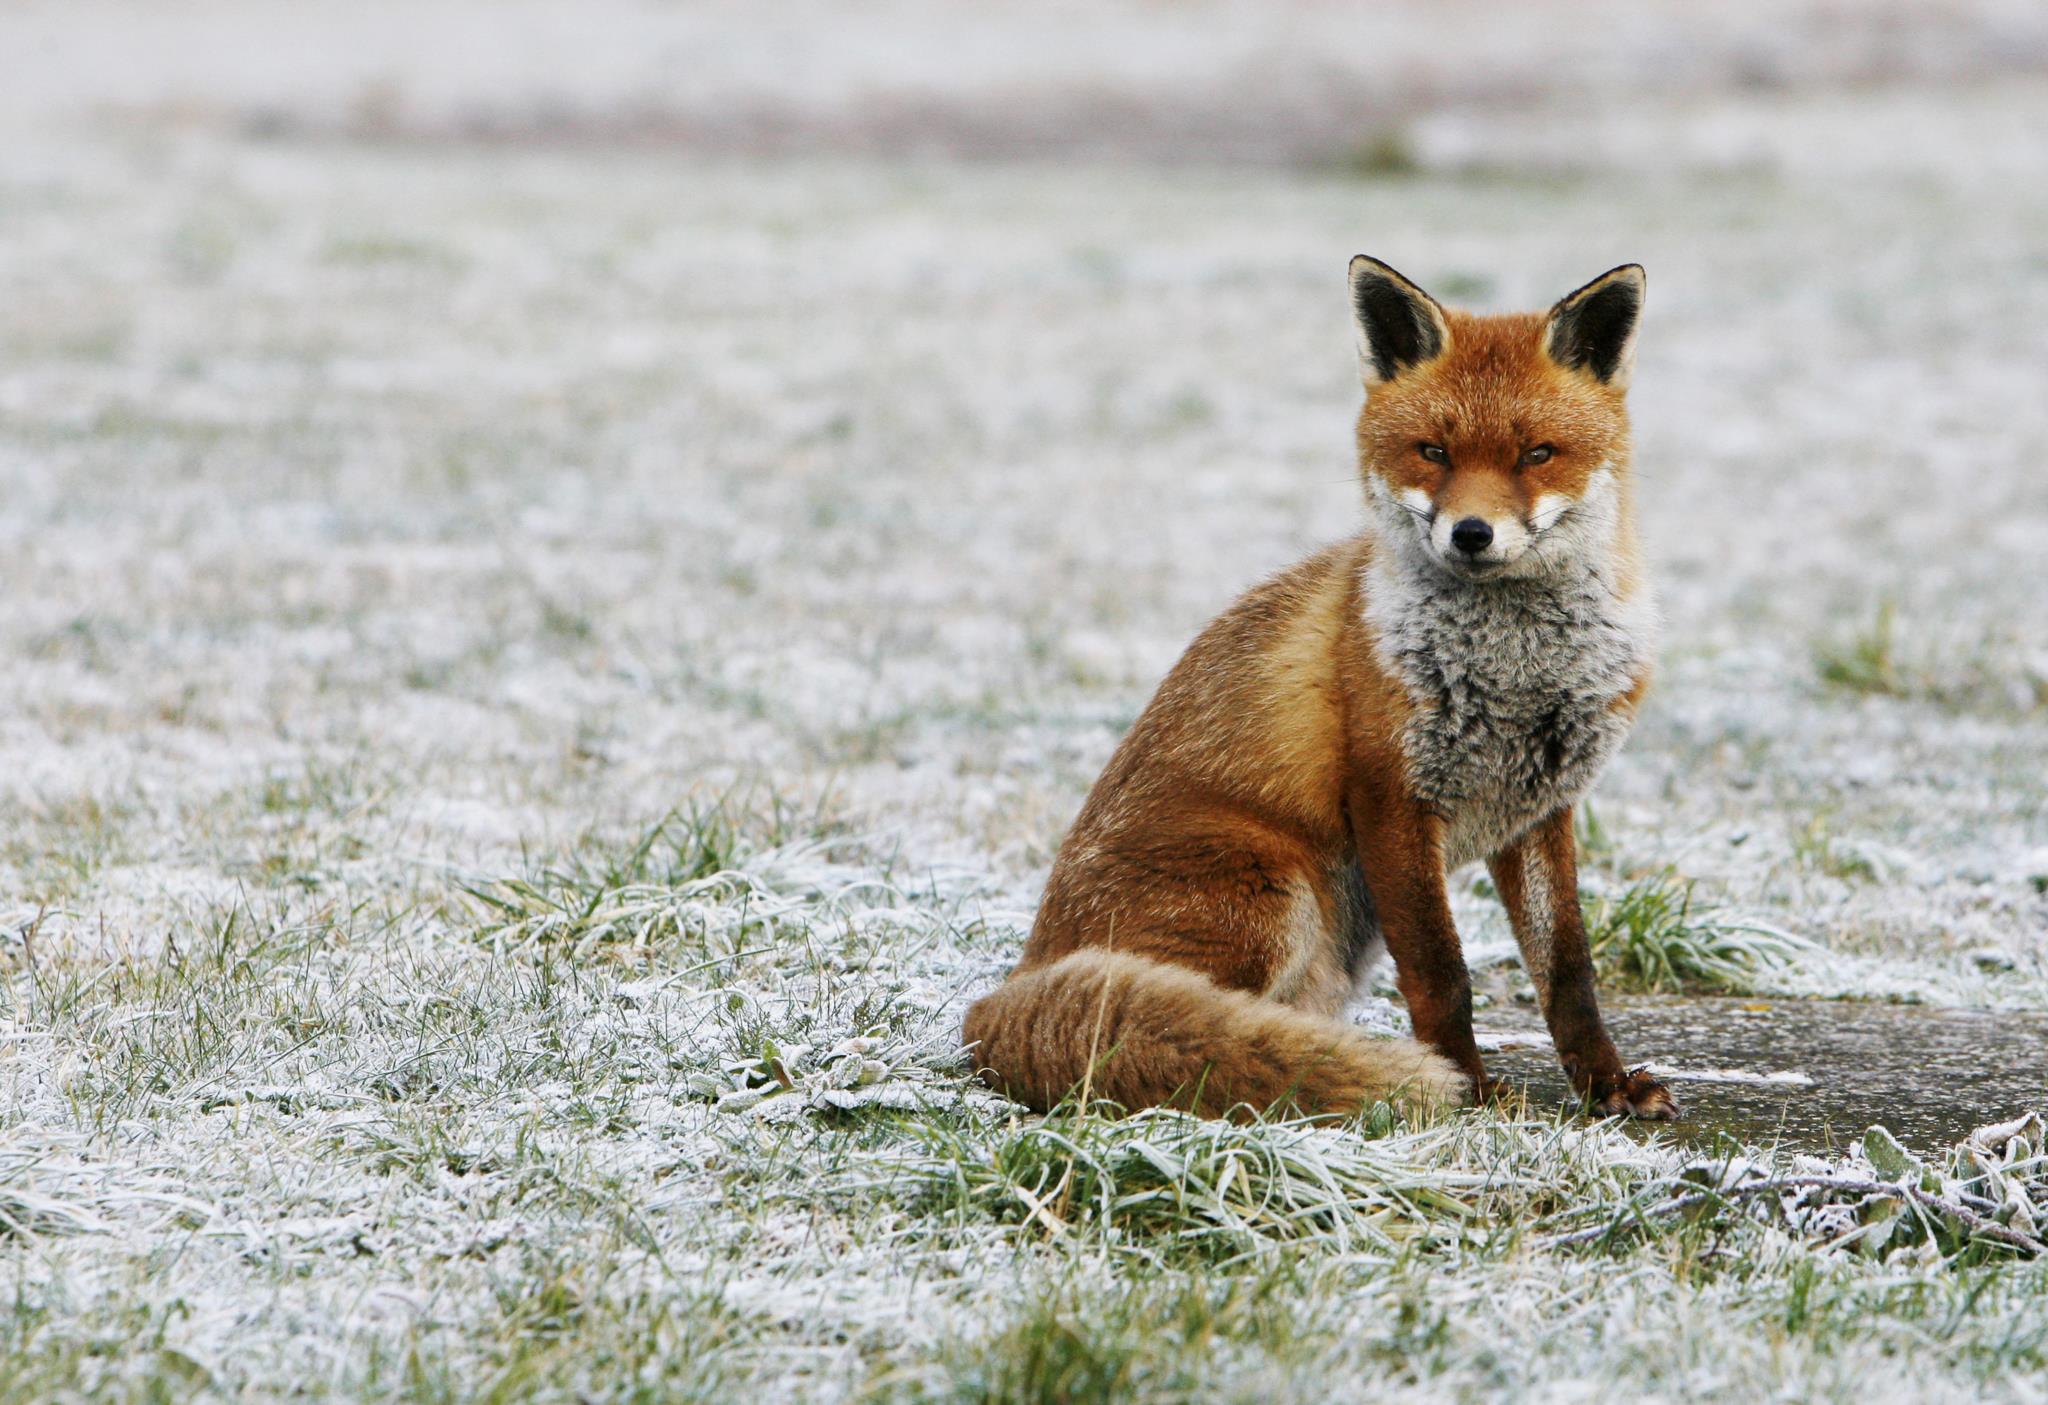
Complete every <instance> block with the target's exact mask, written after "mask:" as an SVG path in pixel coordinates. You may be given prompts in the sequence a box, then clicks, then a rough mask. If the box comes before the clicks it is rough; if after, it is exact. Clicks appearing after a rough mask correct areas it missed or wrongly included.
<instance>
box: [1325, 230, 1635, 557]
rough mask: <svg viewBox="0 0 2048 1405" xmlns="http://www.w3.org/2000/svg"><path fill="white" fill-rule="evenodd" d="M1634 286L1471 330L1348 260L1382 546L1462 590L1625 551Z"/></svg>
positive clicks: (1476, 322) (1413, 291) (1598, 285)
mask: <svg viewBox="0 0 2048 1405" xmlns="http://www.w3.org/2000/svg"><path fill="white" fill-rule="evenodd" d="M1643 285H1644V280H1643V270H1642V269H1641V268H1640V267H1639V266H1638V265H1636V264H1632V263H1631V264H1623V265H1622V266H1621V267H1620V268H1616V269H1613V270H1610V271H1609V272H1607V273H1603V274H1601V275H1600V276H1599V277H1598V278H1595V279H1594V280H1593V281H1592V282H1590V283H1588V284H1586V286H1585V287H1583V288H1580V289H1579V290H1578V291H1577V292H1574V293H1570V294H1567V295H1566V296H1565V297H1564V298H1563V299H1562V300H1561V301H1559V302H1558V304H1557V305H1556V306H1555V307H1553V308H1551V309H1550V311H1549V312H1547V313H1517V314H1510V315H1506V316H1492V317H1482V316H1476V315H1474V314H1472V313H1468V312H1461V311H1456V310H1453V309H1450V308H1446V307H1444V306H1443V305H1442V304H1441V303H1439V302H1438V301H1437V300H1436V299H1435V298H1433V297H1431V296H1430V295H1429V294H1428V293H1425V292H1424V291H1422V289H1421V288H1419V287H1417V286H1416V285H1415V284H1413V283H1411V282H1409V281H1408V280H1407V279H1406V278H1404V277H1402V276H1401V275H1400V274H1398V273H1396V272H1395V271H1394V270H1393V269H1391V268H1389V267H1387V265H1385V264H1383V263H1381V262H1380V261H1379V260H1378V259H1371V258H1367V257H1365V256H1364V255H1363V254H1361V255H1359V256H1358V257H1357V258H1355V259H1353V260H1352V261H1351V305H1352V309H1353V312H1354V313H1355V315H1356V318H1357V330H1358V356H1359V366H1360V369H1361V371H1362V373H1363V375H1364V378H1365V387H1366V399H1365V408H1364V409H1363V410H1361V411H1360V412H1359V416H1358V462H1359V469H1360V472H1361V473H1362V474H1363V476H1364V479H1365V488H1366V497H1367V499H1368V501H1369V502H1370V504H1371V505H1372V508H1373V512H1374V517H1375V518H1376V520H1377V521H1378V524H1379V526H1380V528H1381V531H1382V532H1383V534H1385V535H1387V536H1390V537H1391V538H1392V539H1393V540H1394V542H1395V543H1396V544H1397V546H1400V547H1402V548H1404V549H1406V550H1408V551H1413V552H1417V553H1419V554H1420V555H1421V556H1422V557H1424V558H1425V559H1426V560H1427V561H1428V562H1429V563H1431V564H1432V565H1433V566H1435V567H1436V568H1438V569H1440V570H1441V571H1443V572H1444V573H1446V574H1448V575H1450V576H1452V577H1455V578H1457V579H1459V580H1464V581H1473V582H1479V581H1489V580H1499V579H1511V578H1516V577H1528V576H1532V575H1539V574H1543V573H1546V572H1551V571H1555V570H1559V569H1562V568H1565V567H1568V566H1570V565H1572V564H1574V563H1577V564H1581V565H1583V564H1588V563H1590V562H1591V561H1593V560H1594V559H1595V558H1598V557H1601V556H1603V555H1605V554H1608V553H1612V552H1616V551H1626V550H1627V543H1626V542H1625V541H1622V540H1619V539H1618V537H1619V534H1620V533H1622V532H1624V531H1625V530H1626V522H1627V509H1628V482H1627V477H1628V471H1629V431H1628V410H1627V406H1626V404H1625V396H1626V392H1627V389H1628V379H1629V371H1630V368H1631V366H1632V364H1633V361H1634V356H1635V335H1636V322H1637V319H1638V317H1639V315H1640V314H1641V312H1642V307H1643Z"/></svg>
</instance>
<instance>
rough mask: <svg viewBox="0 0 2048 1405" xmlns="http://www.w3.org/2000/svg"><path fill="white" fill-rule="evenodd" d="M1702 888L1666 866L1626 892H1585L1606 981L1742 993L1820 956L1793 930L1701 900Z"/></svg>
mask: <svg viewBox="0 0 2048 1405" xmlns="http://www.w3.org/2000/svg"><path fill="white" fill-rule="evenodd" d="M1697 886H1698V885H1697V884H1695V883H1694V882H1693V881H1692V880H1691V879H1688V878H1683V877H1681V876H1679V874H1678V873H1677V872H1675V871H1674V870H1672V869H1669V868H1665V869H1660V870H1658V871H1657V872H1655V873H1652V874H1650V875H1648V876H1646V877H1643V878H1638V879H1636V880H1635V881H1634V882H1632V883H1630V884H1628V885H1627V886H1626V887H1624V888H1622V889H1620V890H1619V891H1615V892H1587V893H1584V894H1582V895H1581V902H1582V904H1583V906H1584V909H1585V923H1586V942H1587V945H1588V946H1589V947H1590V948H1591V949H1592V953H1593V961H1594V964H1595V965H1596V967H1597V968H1598V969H1599V972H1600V975H1601V978H1602V980H1603V981H1605V982H1606V983H1608V984H1609V985H1610V986H1611V987H1613V988H1616V989H1621V990H1643V991H1651V992H1663V991H1671V992H1678V991H1693V992H1704V993H1711V994H1729V993H1742V992H1746V991H1753V990H1755V989H1757V988H1758V987H1759V986H1760V985H1761V984H1764V983H1767V982H1768V981H1769V979H1770V978H1771V976H1773V975H1774V974H1776V973H1779V972H1781V971H1783V970H1784V968H1786V967H1788V966H1791V965H1793V964H1795V963H1796V962H1797V961H1799V959H1800V958H1801V957H1802V956H1805V955H1808V954H1810V953H1812V952H1813V946H1812V944H1811V943H1809V942H1806V941H1803V940H1801V939H1800V938H1798V937H1796V936H1794V935H1793V934H1792V933H1790V932H1786V931H1783V930H1781V929H1779V928H1777V927H1772V926H1769V925H1767V924H1764V923H1760V922H1754V921H1745V920H1743V919H1742V918H1739V917H1734V916H1731V915H1729V914H1728V913H1726V912H1724V911H1722V910H1721V909H1720V908H1718V907H1716V906H1714V905H1712V904H1708V903H1701V902H1699V901H1698V900H1697V898H1696V895H1695V894H1696V889H1697Z"/></svg>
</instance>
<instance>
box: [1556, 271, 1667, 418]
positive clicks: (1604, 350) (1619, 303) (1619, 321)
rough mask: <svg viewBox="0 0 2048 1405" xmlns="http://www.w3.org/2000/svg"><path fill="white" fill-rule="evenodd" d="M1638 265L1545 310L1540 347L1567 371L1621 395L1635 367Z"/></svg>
mask: <svg viewBox="0 0 2048 1405" xmlns="http://www.w3.org/2000/svg"><path fill="white" fill-rule="evenodd" d="M1643 284H1644V277H1643V266H1642V265H1641V264H1638V263H1625V264H1623V265H1622V266H1621V267H1620V268H1610V269H1609V270H1607V272H1605V273H1603V274H1601V275H1600V276H1599V277H1598V278H1595V279H1594V280H1593V281H1592V282H1590V283H1588V284H1587V285H1586V286H1585V287H1583V288H1581V289H1579V290H1578V291H1577V292H1575V293H1567V294H1565V296H1564V297H1563V298H1562V299H1560V300H1559V301H1558V304H1557V306H1556V307H1553V308H1551V309H1550V322H1549V325H1548V326H1546V327H1545V328H1544V329H1543V345H1544V347H1545V348H1546V349H1547V350H1548V351H1549V352H1550V359H1551V360H1553V361H1555V362H1557V364H1558V365H1560V366H1563V367H1565V368H1566V369H1567V370H1573V371H1587V372H1590V373H1591V374H1592V376H1593V377H1594V379H1596V380H1598V381H1601V382H1603V383H1605V384H1607V385H1611V386H1613V387H1614V388H1615V389H1617V390H1620V389H1623V388H1625V387H1626V386H1627V385H1628V377H1629V372H1630V371H1631V370H1633V369H1634V368H1635V356H1636V323H1637V321H1638V320H1639V319H1640V318H1641V317H1642V312H1643Z"/></svg>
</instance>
